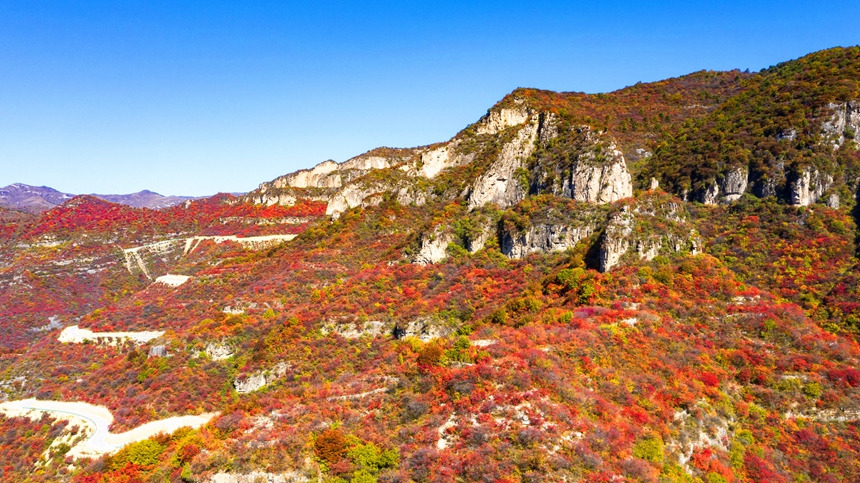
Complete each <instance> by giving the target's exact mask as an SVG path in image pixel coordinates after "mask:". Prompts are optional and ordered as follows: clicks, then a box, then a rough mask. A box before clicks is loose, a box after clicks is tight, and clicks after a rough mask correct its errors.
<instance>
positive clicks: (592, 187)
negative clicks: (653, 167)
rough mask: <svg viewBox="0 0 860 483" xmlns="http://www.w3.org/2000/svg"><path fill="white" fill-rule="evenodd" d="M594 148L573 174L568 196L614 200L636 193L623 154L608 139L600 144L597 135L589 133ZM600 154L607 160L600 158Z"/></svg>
mask: <svg viewBox="0 0 860 483" xmlns="http://www.w3.org/2000/svg"><path fill="white" fill-rule="evenodd" d="M588 137H589V139H590V140H591V141H592V142H593V143H594V145H595V149H594V150H591V151H588V152H586V153H585V154H583V155H581V156H580V157H579V159H578V160H577V162H576V164H575V165H574V168H573V171H572V172H571V175H570V193H569V196H570V197H571V198H573V199H574V200H576V201H586V202H590V203H612V202H613V201H618V200H620V199H624V198H629V197H631V196H633V183H632V181H631V178H630V173H629V172H628V171H627V163H626V161H625V160H624V155H623V154H622V153H621V151H620V150H619V149H618V148H617V147H616V146H615V143H614V142H612V141H609V142H608V143H607V144H606V145H605V146H603V145H600V144H599V143H600V140H599V139H598V136H597V135H595V134H593V133H591V132H589V136H588ZM598 156H600V157H603V158H604V159H605V161H600V160H598Z"/></svg>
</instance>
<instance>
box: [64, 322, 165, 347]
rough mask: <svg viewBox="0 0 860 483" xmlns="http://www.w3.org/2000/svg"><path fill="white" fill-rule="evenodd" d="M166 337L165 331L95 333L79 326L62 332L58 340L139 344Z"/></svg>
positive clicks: (69, 327)
mask: <svg viewBox="0 0 860 483" xmlns="http://www.w3.org/2000/svg"><path fill="white" fill-rule="evenodd" d="M162 335H164V331H163V330H162V331H158V330H150V331H144V332H93V331H91V330H89V329H81V328H80V327H78V326H77V325H70V326H68V327H66V328H65V329H63V331H62V332H60V336H59V337H58V338H57V340H58V341H60V342H63V343H65V342H71V343H73V344H81V343H83V342H85V341H88V340H89V341H93V342H107V343H108V344H115V343H117V342H120V341H123V340H133V341H134V342H137V343H141V344H142V343H144V342H149V341H151V340H152V339H157V338H159V337H161V336H162Z"/></svg>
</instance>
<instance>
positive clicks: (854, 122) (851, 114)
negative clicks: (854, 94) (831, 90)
mask: <svg viewBox="0 0 860 483" xmlns="http://www.w3.org/2000/svg"><path fill="white" fill-rule="evenodd" d="M827 108H828V109H830V110H831V111H832V112H833V114H832V115H831V117H830V119H828V120H827V121H825V122H824V123H823V124H822V126H821V131H822V134H823V135H824V137H825V140H826V142H830V143H832V144H833V148H834V149H836V148H838V147H839V146H842V144H843V143H844V142H845V141H846V135H847V136H849V138H848V139H852V140H853V141H854V142H855V145H854V148H855V149H860V101H848V102H842V103H835V104H828V105H827Z"/></svg>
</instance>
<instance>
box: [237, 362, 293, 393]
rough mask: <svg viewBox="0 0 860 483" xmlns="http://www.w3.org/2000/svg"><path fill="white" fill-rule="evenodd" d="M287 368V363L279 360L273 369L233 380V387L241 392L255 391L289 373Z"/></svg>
mask: <svg viewBox="0 0 860 483" xmlns="http://www.w3.org/2000/svg"><path fill="white" fill-rule="evenodd" d="M287 369H288V366H287V365H286V364H285V363H283V362H279V363H277V364H275V366H274V367H273V368H272V369H271V370H268V371H260V372H256V373H254V374H251V375H249V376H248V377H246V378H244V379H236V380H235V381H233V387H235V388H236V392H238V393H240V394H241V393H248V392H253V391H256V390H258V389H261V388H263V387H265V386H267V385H269V384H271V383H273V382H275V381H276V380H278V379H279V378H281V377H283V376H284V375H285V374H286V373H287Z"/></svg>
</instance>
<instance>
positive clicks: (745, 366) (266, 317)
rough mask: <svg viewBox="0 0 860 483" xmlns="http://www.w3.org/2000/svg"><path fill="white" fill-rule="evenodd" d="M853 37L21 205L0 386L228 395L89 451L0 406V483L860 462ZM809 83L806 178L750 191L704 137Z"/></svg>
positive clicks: (823, 474)
mask: <svg viewBox="0 0 860 483" xmlns="http://www.w3.org/2000/svg"><path fill="white" fill-rule="evenodd" d="M853 55H855V54H854V50H852V49H834V50H831V51H825V52H822V53H817V54H813V55H811V56H809V57H806V58H804V59H800V60H798V61H792V62H789V63H786V64H782V65H780V66H778V67H776V68H773V69H768V70H765V71H763V72H760V73H757V74H746V73H740V72H728V73H715V72H699V73H695V74H691V75H690V76H685V77H680V78H677V79H670V80H667V81H662V82H657V83H650V84H640V85H636V86H632V87H629V88H626V89H622V90H620V91H617V92H613V93H608V94H601V95H586V94H581V93H552V92H548V91H539V90H534V89H517V90H516V91H514V92H513V93H511V94H510V95H508V96H506V97H505V98H504V99H503V100H501V101H500V102H499V103H498V104H497V105H495V106H493V107H492V108H491V109H490V110H489V111H488V113H487V115H486V116H484V117H482V118H481V119H480V120H478V121H477V122H476V123H475V124H473V125H471V126H468V127H467V128H466V129H464V130H463V131H461V132H460V133H458V134H457V136H455V137H454V138H453V139H451V140H449V141H447V142H444V143H439V144H435V145H431V146H424V147H418V148H408V149H393V148H380V149H377V150H373V151H370V152H368V153H365V154H363V155H360V156H357V157H355V158H353V159H351V160H348V161H346V162H344V163H340V164H338V163H334V162H331V161H329V162H325V163H322V164H321V165H318V166H317V167H315V168H313V169H310V170H303V171H299V172H297V173H292V174H289V175H286V176H283V177H281V178H278V179H277V180H275V181H273V182H270V183H263V184H262V185H261V187H260V189H259V190H256V191H255V192H252V193H249V194H248V195H246V196H243V197H240V198H235V197H232V196H229V195H221V196H217V197H213V198H209V199H205V200H199V201H194V202H188V203H185V204H182V205H180V206H176V207H173V208H169V209H166V210H160V211H154V210H145V209H134V208H129V207H121V206H117V205H113V204H110V203H106V202H103V201H100V200H97V199H94V198H89V197H83V198H76V199H74V200H71V201H69V202H67V203H66V204H64V205H62V206H60V207H58V208H56V209H53V210H50V211H48V212H46V213H45V214H43V215H42V216H41V217H39V218H38V219H34V218H32V217H30V218H28V217H23V218H14V217H13V218H10V221H9V223H8V224H7V226H9V227H11V228H9V229H7V231H5V232H3V233H5V234H4V237H5V238H3V240H4V243H3V245H2V251H0V255H2V256H3V258H2V260H3V261H4V262H3V263H4V266H3V268H2V270H3V271H2V272H0V275H2V276H4V277H5V278H0V280H4V282H3V283H6V285H3V290H2V291H0V296H2V297H4V298H3V299H2V300H0V307H2V308H3V310H5V311H6V312H5V313H2V314H0V316H2V318H0V320H2V321H3V323H2V326H0V329H2V330H5V331H7V333H8V334H10V335H9V336H7V335H6V334H2V335H3V338H2V339H0V340H2V341H4V343H6V342H5V341H7V340H11V341H13V343H6V344H7V345H6V347H7V349H6V350H5V352H4V353H2V354H0V391H2V394H3V396H2V397H5V398H8V399H12V400H21V399H27V398H33V397H35V398H38V399H40V400H48V399H51V400H64V401H85V402H87V403H89V404H93V405H103V406H105V409H104V410H105V411H109V412H110V414H112V415H113V417H114V423H113V426H112V428H111V431H112V432H114V433H120V432H124V431H126V430H129V429H131V428H134V427H137V426H139V425H141V424H144V423H146V422H150V421H156V420H162V419H166V418H170V417H174V416H187V415H195V414H196V415H199V414H204V413H207V414H208V413H211V412H217V413H219V414H218V415H217V416H216V417H214V418H213V419H212V421H211V422H210V423H209V424H207V425H205V426H203V427H201V428H200V429H195V430H192V429H181V430H178V431H176V432H174V433H173V434H171V435H155V436H153V437H151V438H149V439H145V440H141V441H137V442H134V443H132V444H131V445H129V446H126V447H125V448H123V449H122V450H119V451H117V452H116V453H113V454H110V455H108V456H104V457H100V458H97V459H94V460H76V459H73V458H70V459H68V460H65V459H64V457H65V455H66V454H67V453H65V452H64V451H68V448H69V447H70V442H73V441H74V438H76V437H79V434H80V430H79V431H78V432H77V433H75V432H74V431H75V430H74V429H72V428H71V426H72V425H71V424H66V423H64V422H57V421H55V420H52V419H50V418H51V417H55V416H56V414H50V415H46V416H45V417H44V418H43V419H42V420H40V422H41V424H40V425H39V426H38V427H37V426H36V425H35V424H34V423H33V421H31V420H30V419H23V418H13V417H9V418H6V417H3V416H0V429H2V430H0V449H7V450H8V454H12V455H15V457H16V458H19V459H20V460H22V461H23V463H21V464H18V463H16V464H15V465H14V466H13V465H7V466H4V467H3V468H2V470H3V472H2V473H0V481H21V480H26V479H28V478H29V479H30V480H32V481H52V480H71V481H72V482H74V483H78V482H82V483H93V482H112V481H171V482H180V481H200V482H218V483H223V482H231V483H232V482H245V481H292V482H305V481H327V482H343V481H352V482H373V481H384V482H394V481H404V482H406V481H415V482H434V481H510V482H520V481H529V482H542V481H546V482H550V481H553V482H554V481H583V482H609V481H639V482H661V483H662V482H696V481H702V482H708V483H714V482H726V483H728V482H759V481H768V482H785V483H788V482H790V481H826V482H849V481H857V480H858V479H860V465H858V463H857V462H858V461H860V430H858V429H860V426H858V421H860V371H858V369H857V366H858V364H860V345H858V343H857V341H856V337H857V335H858V332H857V325H858V323H857V321H858V317H860V311H858V307H860V299H858V295H860V290H857V280H856V278H857V277H856V276H855V273H854V272H855V271H856V267H857V266H858V259H857V257H856V255H855V249H854V247H855V245H854V243H855V240H856V239H857V236H858V230H857V226H856V223H855V222H854V218H853V217H852V210H853V208H854V205H855V201H854V198H853V196H852V194H853V186H852V185H851V183H850V176H849V175H850V173H851V172H852V171H851V170H852V169H853V168H852V166H853V165H852V164H851V163H853V162H854V158H852V157H851V156H854V154H852V153H854V152H855V150H854V144H853V141H851V136H849V135H848V134H850V133H846V130H847V128H846V126H849V127H850V124H851V122H853V121H852V119H853V117H852V116H853V114H852V113H853V111H851V109H853V107H852V105H851V104H850V103H846V104H845V109H844V110H843V111H839V109H836V110H835V111H834V110H833V109H832V108H830V107H827V105H828V104H832V103H833V102H837V101H839V99H842V97H838V98H837V99H836V100H835V101H834V100H833V99H829V98H828V97H827V96H829V95H830V93H831V90H833V89H836V91H835V92H842V91H840V89H842V88H841V87H839V86H848V88H850V89H853V87H851V86H854V85H855V82H856V81H857V80H858V77H857V75H856V71H855V70H856V69H855V67H856V65H855V64H856V59H855V58H854V57H852V56H853ZM803 79H807V81H808V82H807V81H804V82H801V81H802V80H803ZM816 79H817V80H816ZM768 86H770V87H768ZM768 89H771V90H768ZM845 92H847V93H848V94H850V92H849V91H845ZM769 93H773V94H774V96H773V97H772V98H771V97H768V96H769V95H770V94H769ZM848 98H850V95H849V96H848ZM848 98H846V99H848ZM765 99H767V101H765ZM798 100H800V101H798ZM756 102H758V103H760V104H758V105H757V104H755V103H756ZM798 102H799V103H800V104H797V103H798ZM806 102H808V105H809V106H813V107H810V108H809V109H811V110H809V111H803V112H804V113H805V114H804V116H806V115H809V116H811V117H808V118H806V119H807V121H806V122H807V125H806V127H807V128H808V130H809V132H808V133H806V134H803V136H805V137H804V138H803V140H802V142H801V141H799V143H800V144H798V145H796V146H795V147H794V148H792V149H795V150H796V151H797V153H799V154H797V156H796V157H797V159H799V160H807V161H809V164H806V165H803V164H802V163H801V164H798V165H797V166H798V167H799V168H798V169H801V171H797V173H801V174H802V173H804V172H808V173H809V176H808V183H806V181H803V183H806V185H808V190H807V191H805V192H803V190H801V191H797V190H796V189H795V188H796V187H797V186H800V184H803V183H800V184H798V183H794V184H791V183H792V182H791V181H786V183H785V184H783V185H780V186H783V187H784V188H785V189H784V190H783V191H782V192H781V193H782V194H779V193H777V195H775V196H762V197H758V196H754V195H753V194H750V193H749V192H748V191H750V190H752V191H753V192H755V189H754V188H755V187H756V186H759V185H760V184H757V183H759V182H758V181H750V179H748V178H744V176H743V175H739V174H737V173H739V172H740V173H743V169H744V167H745V166H746V168H745V169H747V172H748V173H757V171H755V169H758V168H755V167H754V166H753V165H752V164H749V165H743V164H737V165H736V164H730V163H727V162H725V158H724V157H723V154H720V153H721V151H720V150H721V149H722V147H721V146H722V144H720V143H717V144H713V145H712V146H711V148H708V149H705V148H704V147H702V145H700V144H697V143H699V141H701V139H704V138H696V136H717V137H715V138H714V139H717V138H719V140H720V142H725V144H726V145H727V146H728V147H727V148H726V149H729V148H731V146H741V147H743V146H759V145H762V146H763V145H764V144H767V143H769V142H770V141H769V140H768V139H769V138H768V136H770V134H768V133H771V131H767V133H766V132H765V131H766V130H764V128H762V130H759V128H760V127H761V126H762V125H763V124H761V123H764V122H765V120H766V119H768V118H773V119H775V121H774V122H775V123H776V124H778V125H779V126H782V120H785V119H790V120H792V122H794V121H797V123H799V124H786V126H789V125H791V126H795V125H797V126H798V133H800V130H799V127H800V124H803V121H802V120H801V119H800V118H799V117H798V118H797V119H795V118H794V117H791V116H789V115H788V114H786V113H796V112H798V111H796V109H795V107H797V106H798V105H803V106H806V105H807V104H805V103H806ZM821 102H823V103H824V104H819V103H821ZM814 106H824V107H819V108H816V107H814ZM804 109H806V108H804ZM816 109H818V110H816ZM759 111H760V112H759ZM816 112H819V113H823V114H820V115H819V114H815V113H816ZM840 112H843V114H844V115H842V116H841V117H840V115H839V113H840ZM757 113H759V114H760V113H765V114H766V115H764V114H762V116H759V117H757V116H758V114H757ZM729 115H732V116H735V117H732V118H731V119H732V123H734V124H732V123H729V122H728V121H725V125H723V124H720V123H721V122H723V121H721V120H725V119H728V118H729V117H730V116H729ZM784 115H785V116H788V117H785V118H783V117H780V116H784ZM821 116H824V117H823V118H821ZM843 118H844V119H843ZM744 119H747V120H746V121H744ZM822 119H823V120H822ZM777 120H778V121H779V122H777ZM816 122H817V123H819V124H818V127H816V124H815V123H816ZM710 123H715V124H714V126H711V124H710ZM776 124H775V125H776ZM717 125H719V129H722V131H719V130H718V129H717ZM697 126H698V128H697ZM750 126H753V127H755V129H753V130H750V131H749V132H747V129H748V128H749V127H750ZM756 126H757V127H756ZM810 126H811V127H810ZM706 127H707V129H708V131H709V132H708V133H701V130H702V129H705V128H706ZM696 129H699V131H697V130H696ZM774 129H775V128H774ZM819 129H824V131H825V133H826V135H824V134H820V133H819ZM839 129H842V135H837V134H838V130H839ZM715 130H716V131H715ZM715 132H716V133H717V134H719V136H718V135H717V134H714V133H715ZM774 132H776V131H774ZM800 136H801V134H796V135H795V138H794V139H795V140H797V139H800ZM696 139H699V141H696ZM702 142H703V141H702ZM714 142H716V141H714ZM775 142H776V141H775ZM778 142H784V141H778ZM733 143H734V144H733ZM690 146H696V149H699V150H700V151H701V153H702V155H703V157H702V158H698V157H696V156H692V155H689V154H687V153H688V152H689V150H688V148H689V149H692V148H690ZM798 146H799V147H798ZM732 149H733V148H732ZM743 149H746V148H743ZM780 149H782V148H780ZM729 151H731V149H729ZM652 152H653V153H655V154H653V155H651V154H650V153H652ZM697 152H698V151H697ZM712 152H715V153H716V154H714V155H713V156H711V153H712ZM732 152H733V151H732ZM671 153H681V154H678V155H677V157H671V156H670V154H671ZM786 153H789V152H788V151H786V152H785V153H783V154H786ZM706 155H707V156H706ZM672 156H674V154H672ZM690 156H692V157H690ZM708 156H711V157H710V158H708ZM757 156H758V155H756V157H754V158H750V159H752V160H753V161H751V162H758V161H756V160H766V159H765V157H757ZM786 156H788V154H786ZM846 156H847V157H846ZM706 158H707V159H706ZM670 159H671V161H670ZM709 159H710V161H709ZM786 159H788V158H786ZM747 161H749V159H748V160H747ZM762 162H764V161H762ZM798 162H799V163H800V161H798ZM803 162H806V161H803ZM721 163H722V164H721ZM765 164H766V163H765ZM776 165H778V163H777V164H776ZM756 166H757V165H756ZM785 166H789V164H786V165H785ZM804 166H811V167H814V169H815V170H817V171H815V170H813V169H812V168H810V170H808V171H803V169H805V168H804ZM676 168H677V169H676ZM675 169H676V171H673V170H675ZM738 169H740V170H741V171H738ZM792 169H793V168H792ZM685 170H686V171H685ZM708 170H712V171H708ZM785 170H786V172H789V171H790V170H789V168H785ZM709 172H714V173H716V172H719V173H724V174H723V175H722V176H723V177H722V178H720V177H719V176H718V175H714V177H713V178H701V180H702V183H701V184H698V185H697V184H695V182H694V181H693V180H694V179H700V178H696V176H704V173H709ZM678 173H690V178H689V179H690V183H689V184H688V185H685V184H684V180H683V179H682V177H678V176H680V175H678ZM696 173H698V174H696ZM816 173H817V174H816ZM786 176H787V178H786V180H790V179H791V178H790V177H788V175H786ZM827 176H830V177H831V178H832V186H830V187H828V188H827V189H825V190H823V191H822V190H820V189H819V188H820V187H821V186H823V185H822V184H821V182H822V180H825V179H827ZM840 176H841V177H840ZM652 178H653V181H652ZM745 179H746V180H747V181H748V182H747V184H746V185H744V180H745ZM756 179H758V178H756ZM797 179H798V180H801V181H802V180H805V179H806V178H804V177H803V176H800V177H798V178H797ZM816 180H817V181H816ZM714 183H716V185H715V184H714ZM806 185H805V186H806ZM713 186H717V189H716V191H715V190H714V189H713ZM792 186H794V187H795V188H792ZM780 189H782V188H780ZM792 189H794V190H795V191H794V192H798V193H801V194H803V193H806V195H807V197H806V198H805V199H806V200H807V201H809V202H810V203H812V201H813V198H816V199H817V200H822V201H830V196H829V195H830V194H832V193H835V194H837V195H838V197H839V201H840V203H839V204H838V206H837V204H836V203H834V202H831V203H830V206H824V205H821V204H818V205H815V204H811V205H809V206H801V205H802V203H799V202H798V199H795V198H792V197H791V196H790V194H791V193H792ZM664 190H665V191H664ZM786 190H787V191H786ZM846 190H847V191H846ZM819 191H821V192H820V193H819ZM703 193H711V194H710V195H708V196H709V197H708V198H707V199H706V198H699V196H704V195H703ZM813 195H814V196H813ZM695 200H700V201H708V202H709V203H708V204H702V203H698V202H696V201H695ZM720 201H723V202H725V203H722V204H717V202H720ZM711 202H713V203H715V204H711ZM795 205H796V206H795ZM230 235H237V236H235V237H232V236H230ZM267 237H268V238H267ZM293 237H294V238H293ZM240 239H241V240H240ZM272 240H289V241H285V242H283V243H281V242H280V241H278V242H276V243H269V242H270V241H272ZM219 242H223V243H219ZM87 257H88V258H89V259H91V260H94V261H98V262H99V263H102V262H101V261H103V263H104V265H105V267H104V269H103V270H102V271H96V273H90V272H89V270H90V269H94V268H93V267H87V266H86V263H92V262H86V263H84V262H83V260H84V259H85V258H87ZM99 257H101V258H99ZM85 267H86V268H87V269H84V268H85ZM64 271H65V272H64ZM165 274H169V275H172V276H171V277H167V278H161V280H163V281H164V282H158V281H157V280H158V279H159V276H163V275H165ZM10 287H12V288H10ZM40 304H43V305H40ZM50 304H53V305H50ZM49 305H50V306H49ZM48 314H51V315H53V314H61V316H60V317H59V318H56V317H52V318H50V319H47V316H48ZM39 318H42V319H46V320H41V321H40V322H39V323H38V325H37V320H39ZM68 325H76V326H77V329H74V331H69V330H68V329H66V330H65V331H61V329H62V328H63V327H62V326H68ZM13 329H14V330H13ZM22 333H24V334H26V335H27V337H26V338H24V339H20V335H19V334H22ZM63 334H65V335H63ZM70 334H78V335H80V334H84V335H86V334H97V335H90V336H89V339H88V340H83V339H86V337H77V338H75V337H70V336H69V335H70ZM15 337H19V339H16V338H15ZM63 444H65V445H66V446H62V445H63ZM22 445H28V446H27V447H26V449H22V448H23V446H22ZM34 464H38V465H39V467H38V469H36V468H35V467H34V466H33V465H34ZM68 465H72V469H71V470H70V469H69V466H68Z"/></svg>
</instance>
